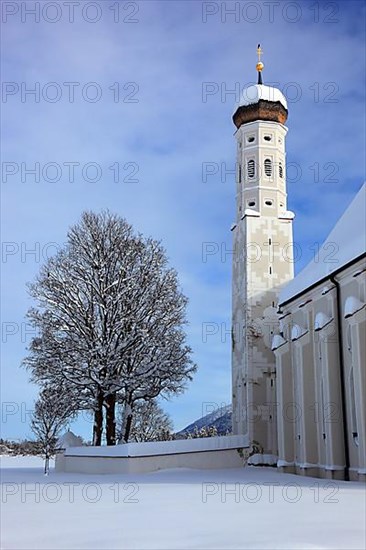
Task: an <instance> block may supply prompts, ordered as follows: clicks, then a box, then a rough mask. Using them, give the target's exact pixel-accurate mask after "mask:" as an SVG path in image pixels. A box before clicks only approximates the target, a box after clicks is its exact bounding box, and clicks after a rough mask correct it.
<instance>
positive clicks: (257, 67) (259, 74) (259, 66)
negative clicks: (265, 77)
mask: <svg viewBox="0 0 366 550" xmlns="http://www.w3.org/2000/svg"><path fill="white" fill-rule="evenodd" d="M257 54H258V63H257V65H256V69H257V71H258V84H263V82H262V71H263V68H264V65H263V63H262V61H261V55H263V50H262V48H261V45H260V44H258V48H257Z"/></svg>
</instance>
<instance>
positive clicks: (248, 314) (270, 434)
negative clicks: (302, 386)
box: [232, 45, 294, 454]
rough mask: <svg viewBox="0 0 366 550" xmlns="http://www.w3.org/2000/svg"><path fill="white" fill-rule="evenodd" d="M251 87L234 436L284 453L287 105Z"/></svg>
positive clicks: (245, 130) (239, 250) (235, 333)
mask: <svg viewBox="0 0 366 550" xmlns="http://www.w3.org/2000/svg"><path fill="white" fill-rule="evenodd" d="M257 53H258V63H257V71H258V84H256V85H254V86H249V87H248V88H245V89H244V91H243V94H242V97H241V100H240V102H239V104H238V105H237V107H236V110H235V113H234V115H233V121H234V124H235V126H236V128H237V130H236V134H235V135H236V139H237V182H236V223H235V224H234V225H233V227H232V232H233V240H234V258H233V285H232V308H233V310H232V384H233V432H234V433H235V434H248V437H249V440H250V442H255V443H256V444H259V446H260V447H261V448H262V449H263V451H264V452H265V453H270V454H277V425H276V413H277V411H276V406H275V403H276V372H275V356H274V353H273V351H272V350H271V343H272V337H273V334H274V333H275V329H276V326H277V323H278V321H277V315H276V312H277V302H278V294H279V290H280V287H281V286H282V285H283V284H284V283H286V282H287V281H289V280H290V279H291V278H293V239H292V220H293V218H294V214H293V213H292V212H289V211H288V210H287V194H286V149H285V138H286V133H287V128H286V126H285V122H286V120H287V115H288V111H287V102H286V99H285V97H284V96H283V94H282V93H281V92H280V90H278V89H276V88H272V87H270V86H265V85H263V82H262V70H263V63H262V62H261V59H260V57H261V54H262V50H261V48H260V45H258V49H257Z"/></svg>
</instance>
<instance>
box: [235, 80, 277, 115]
mask: <svg viewBox="0 0 366 550" xmlns="http://www.w3.org/2000/svg"><path fill="white" fill-rule="evenodd" d="M260 99H264V100H266V101H280V103H282V105H283V106H284V107H285V109H287V101H286V98H285V96H284V95H283V93H282V92H281V91H280V90H279V89H278V88H272V86H265V85H264V84H254V85H253V86H248V87H247V88H244V90H243V93H242V95H241V98H240V101H239V103H238V104H237V106H236V108H238V107H241V106H246V105H252V104H253V103H258V101H259V100H260Z"/></svg>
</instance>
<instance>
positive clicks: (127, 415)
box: [122, 401, 133, 443]
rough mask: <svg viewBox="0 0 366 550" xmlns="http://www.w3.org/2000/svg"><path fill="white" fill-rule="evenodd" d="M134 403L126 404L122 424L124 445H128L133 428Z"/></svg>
mask: <svg viewBox="0 0 366 550" xmlns="http://www.w3.org/2000/svg"><path fill="white" fill-rule="evenodd" d="M132 416H133V414H132V403H128V402H127V401H126V402H125V407H124V410H123V423H122V443H128V440H129V438H130V433H131V428H132Z"/></svg>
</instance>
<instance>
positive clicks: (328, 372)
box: [232, 46, 366, 480]
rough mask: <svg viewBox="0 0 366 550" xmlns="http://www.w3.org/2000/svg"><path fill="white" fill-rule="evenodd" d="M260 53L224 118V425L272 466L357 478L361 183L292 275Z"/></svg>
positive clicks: (280, 135)
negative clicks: (229, 245) (230, 163)
mask: <svg viewBox="0 0 366 550" xmlns="http://www.w3.org/2000/svg"><path fill="white" fill-rule="evenodd" d="M261 53H262V52H261V48H260V46H258V58H259V59H258V63H257V72H258V84H256V85H254V86H249V87H247V88H245V89H244V90H243V93H242V97H241V100H240V102H239V104H238V105H237V106H236V110H235V112H234V115H233V122H234V124H235V126H236V133H235V136H236V140H237V164H236V165H237V178H236V221H235V223H234V224H233V226H232V233H233V247H234V256H233V279H232V388H233V395H232V400H233V432H234V434H243V435H247V437H248V440H249V442H250V445H251V446H252V448H253V449H255V450H256V451H257V452H258V453H263V454H265V455H266V456H268V455H270V456H272V462H273V464H276V465H277V467H279V468H280V469H281V470H282V471H284V472H290V473H298V474H301V475H309V476H316V477H324V478H329V479H351V480H365V479H366V345H365V339H366V335H365V329H366V315H365V299H366V278H365V273H366V264H365V250H366V247H365V241H366V238H365V227H366V218H365V208H366V207H365V204H366V193H365V185H364V186H363V188H362V189H361V190H360V191H359V193H358V194H357V196H356V197H355V199H354V200H353V202H352V203H351V205H350V206H349V208H348V209H347V210H346V212H345V213H344V215H343V216H342V217H341V219H340V220H339V222H338V223H337V224H336V226H335V227H334V229H333V230H332V232H331V233H330V235H329V237H328V239H327V240H326V242H325V243H324V244H323V246H322V247H321V250H320V251H319V257H318V258H316V259H314V260H313V261H312V262H311V263H310V264H309V265H308V266H307V267H305V269H304V270H303V271H301V272H300V273H299V274H298V275H297V276H296V277H295V278H294V272H293V265H294V250H293V248H294V245H293V236H292V224H293V220H294V217H295V216H294V213H293V212H291V211H289V210H288V209H287V204H286V199H287V193H286V147H285V138H286V133H287V127H286V126H285V123H286V120H287V116H288V108H287V102H286V98H285V97H284V95H283V94H282V93H281V91H280V90H278V89H276V88H273V87H270V86H266V85H265V84H263V79H262V70H263V68H264V66H263V63H262V62H261V59H260V58H261ZM335 252H337V253H336V254H335ZM332 255H333V256H332ZM331 257H332V258H333V259H334V260H335V261H332V262H330V261H329V259H330V258H331Z"/></svg>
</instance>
